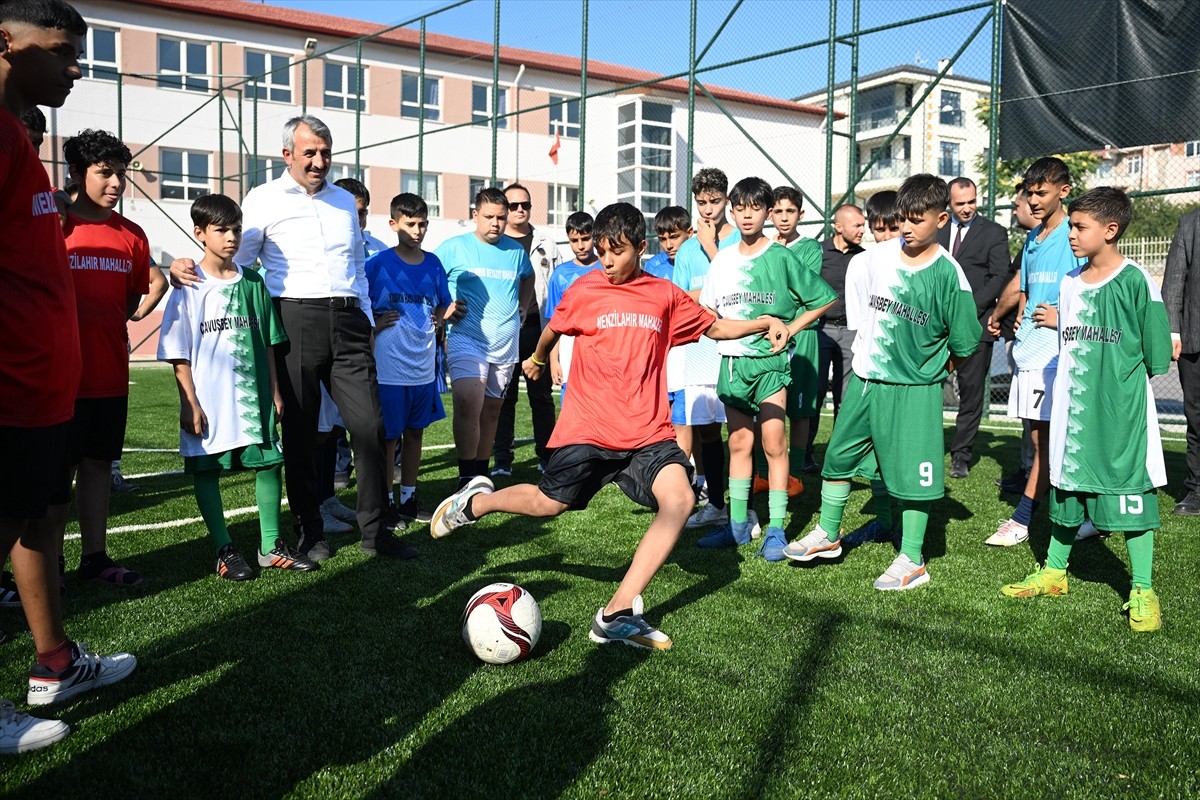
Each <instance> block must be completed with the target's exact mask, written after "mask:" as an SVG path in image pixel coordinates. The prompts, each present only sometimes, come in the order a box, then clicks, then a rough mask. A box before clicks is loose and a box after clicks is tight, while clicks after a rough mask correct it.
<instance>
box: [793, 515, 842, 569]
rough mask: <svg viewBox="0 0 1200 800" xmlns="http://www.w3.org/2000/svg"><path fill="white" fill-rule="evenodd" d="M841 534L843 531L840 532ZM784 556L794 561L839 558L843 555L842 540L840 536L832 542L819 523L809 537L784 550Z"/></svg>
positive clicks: (798, 540)
mask: <svg viewBox="0 0 1200 800" xmlns="http://www.w3.org/2000/svg"><path fill="white" fill-rule="evenodd" d="M839 533H841V531H839ZM783 554H784V555H785V556H787V557H788V558H790V559H791V560H792V561H812V560H813V559H814V558H837V557H838V556H840V555H841V554H842V539H841V537H840V536H839V537H838V538H837V539H834V540H833V541H832V542H831V541H829V534H828V533H826V532H825V529H824V528H822V527H821V525H820V524H819V523H818V524H817V527H815V528H813V530H812V532H811V533H809V534H808V535H807V536H805V537H803V538H801V539H797V540H796V541H794V542H792V543H791V544H789V545H788V546H787V547H785V548H783Z"/></svg>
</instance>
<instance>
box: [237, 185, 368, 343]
mask: <svg viewBox="0 0 1200 800" xmlns="http://www.w3.org/2000/svg"><path fill="white" fill-rule="evenodd" d="M256 258H257V259H258V260H259V261H261V262H262V267H263V268H262V275H263V278H264V279H265V280H266V284H267V290H268V291H270V293H271V297H282V298H294V299H302V298H310V297H357V298H358V302H359V305H360V307H361V308H362V310H363V313H365V314H366V315H367V319H368V320H370V321H371V325H372V326H374V324H375V318H374V316H373V315H372V314H371V296H370V294H369V293H368V287H367V278H366V274H365V273H364V271H363V264H364V262H365V250H364V248H363V238H362V231H361V230H360V229H359V227H358V209H357V207H356V206H355V205H354V197H353V196H352V195H351V194H350V193H349V192H347V191H346V190H345V189H342V188H340V187H338V186H334V185H333V184H332V183H330V182H329V181H326V182H325V184H324V185H323V186H322V187H321V188H320V189H319V190H318V191H317V192H316V193H315V194H311V195H310V194H308V192H306V191H305V189H304V187H303V186H301V185H300V184H299V183H297V182H296V179H295V178H293V177H292V176H291V175H290V174H289V173H287V172H284V173H283V174H282V175H280V176H279V177H278V178H277V179H275V180H273V181H270V182H268V183H265V184H263V185H261V186H256V187H254V188H253V189H251V190H250V193H249V194H248V195H246V198H245V200H244V201H243V202H242V245H241V247H240V248H239V249H238V251H237V255H235V256H234V258H233V260H234V262H235V263H237V264H238V265H239V266H242V267H248V266H250V265H251V264H253V263H254V260H255V259H256Z"/></svg>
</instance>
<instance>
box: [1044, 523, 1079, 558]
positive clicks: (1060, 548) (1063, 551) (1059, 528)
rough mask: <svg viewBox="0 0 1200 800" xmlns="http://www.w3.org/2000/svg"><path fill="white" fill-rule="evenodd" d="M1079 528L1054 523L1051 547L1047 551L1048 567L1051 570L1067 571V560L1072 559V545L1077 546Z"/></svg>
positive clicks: (1051, 526)
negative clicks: (1076, 537) (1076, 539)
mask: <svg viewBox="0 0 1200 800" xmlns="http://www.w3.org/2000/svg"><path fill="white" fill-rule="evenodd" d="M1078 531H1079V527H1078V526H1076V527H1074V528H1068V527H1067V526H1066V525H1059V524H1058V523H1057V522H1053V523H1051V525H1050V547H1049V548H1048V549H1047V550H1046V566H1047V567H1049V568H1050V569H1066V568H1067V559H1069V558H1070V557H1071V545H1073V544H1075V534H1076V533H1077V532H1078Z"/></svg>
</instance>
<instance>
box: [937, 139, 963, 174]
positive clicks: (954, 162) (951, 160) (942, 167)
mask: <svg viewBox="0 0 1200 800" xmlns="http://www.w3.org/2000/svg"><path fill="white" fill-rule="evenodd" d="M958 156H959V144H958V142H942V157H941V159H940V160H939V161H938V174H939V175H943V176H946V177H949V178H957V177H958V176H959V175H962V172H963V163H962V159H961V158H959V157H958Z"/></svg>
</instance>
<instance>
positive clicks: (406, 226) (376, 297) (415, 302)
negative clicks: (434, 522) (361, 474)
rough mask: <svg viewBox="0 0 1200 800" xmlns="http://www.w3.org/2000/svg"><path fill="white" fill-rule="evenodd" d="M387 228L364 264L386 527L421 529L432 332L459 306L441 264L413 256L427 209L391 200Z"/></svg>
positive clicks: (434, 400) (430, 416) (435, 398)
mask: <svg viewBox="0 0 1200 800" xmlns="http://www.w3.org/2000/svg"><path fill="white" fill-rule="evenodd" d="M388 225H389V226H390V227H391V229H392V230H393V231H394V232H395V233H396V237H397V240H398V241H397V244H396V246H395V247H394V248H392V249H390V250H384V251H382V252H379V253H376V254H375V255H374V256H372V257H371V258H370V259H369V260H368V261H367V265H366V270H365V271H366V275H367V286H368V288H369V291H370V294H371V308H372V310H374V312H375V368H376V370H377V373H378V376H379V405H380V407H381V408H382V409H383V427H384V435H385V436H386V439H387V470H388V502H389V503H391V514H390V518H389V520H388V521H389V522H390V523H393V524H399V523H400V522H411V521H420V522H428V521H429V514H428V513H425V512H423V511H422V510H421V507H420V505H419V504H418V503H417V495H416V492H417V471H418V469H419V468H420V466H421V443H422V439H423V437H424V432H425V429H426V428H428V427H429V426H430V425H432V424H433V423H435V422H437V421H438V420H439V419H445V417H446V411H445V409H444V408H443V407H442V398H441V395H439V394H438V391H437V382H436V380H435V375H434V362H435V352H436V348H437V343H436V339H437V330H438V328H439V327H441V325H442V324H443V323H444V322H446V321H447V320H448V321H450V322H457V321H458V320H460V319H462V318H463V316H464V314H465V313H466V306H465V305H464V304H462V303H456V302H455V301H454V300H453V299H452V298H451V297H450V284H449V282H448V280H447V278H446V272H445V270H444V269H442V262H441V261H440V260H439V259H438V257H437V256H435V255H433V254H432V253H426V252H425V251H424V250H422V249H421V242H422V241H423V240H424V239H425V233H426V231H428V230H429V207H428V206H427V205H426V204H425V201H424V200H422V199H421V198H420V197H418V196H417V195H415V194H410V193H407V192H406V193H404V194H398V195H396V196H395V197H393V198H392V207H391V219H390V220H389V221H388ZM397 444H399V445H400V450H401V458H400V497H399V499H395V498H393V495H392V486H393V485H394V483H395V469H396V468H395V459H396V446H397Z"/></svg>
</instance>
